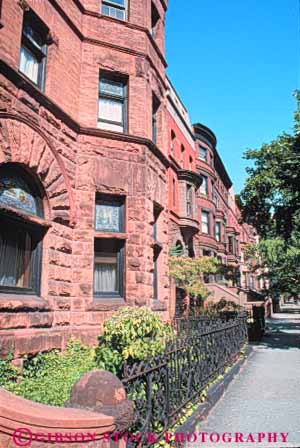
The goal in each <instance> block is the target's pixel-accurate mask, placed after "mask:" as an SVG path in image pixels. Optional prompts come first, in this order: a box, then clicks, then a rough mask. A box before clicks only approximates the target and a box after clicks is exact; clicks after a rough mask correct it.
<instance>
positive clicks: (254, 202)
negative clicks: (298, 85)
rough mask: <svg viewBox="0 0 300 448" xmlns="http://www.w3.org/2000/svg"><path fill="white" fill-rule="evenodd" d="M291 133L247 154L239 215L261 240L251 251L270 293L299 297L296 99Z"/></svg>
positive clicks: (299, 172)
mask: <svg viewBox="0 0 300 448" xmlns="http://www.w3.org/2000/svg"><path fill="white" fill-rule="evenodd" d="M294 96H295V97H296V100H297V104H298V107H297V111H296V112H295V114H294V118H295V123H294V130H293V132H291V133H283V134H282V135H280V136H279V137H278V138H277V139H276V140H274V141H272V142H271V143H268V144H263V145H262V147H261V148H260V149H256V150H248V151H246V153H245V158H246V159H247V160H248V161H250V162H251V164H252V166H251V167H249V168H248V169H247V172H248V178H247V180H246V184H245V188H244V190H243V191H242V194H241V198H242V201H243V208H242V211H243V216H244V219H245V220H246V221H247V222H249V223H250V224H252V225H254V226H255V227H256V229H257V230H258V233H259V235H260V236H261V241H260V243H259V244H258V245H257V246H256V247H253V248H252V249H249V250H250V251H251V250H252V252H253V253H252V259H253V257H254V255H255V257H256V259H257V262H258V264H257V265H256V268H260V269H264V274H263V275H265V276H266V277H267V278H268V279H269V283H270V286H269V289H270V292H271V293H274V292H277V293H283V292H286V293H288V294H291V295H298V294H300V284H299V283H300V278H299V277H300V272H299V261H300V259H299V256H300V238H299V237H300V112H299V111H300V94H299V92H295V94H294Z"/></svg>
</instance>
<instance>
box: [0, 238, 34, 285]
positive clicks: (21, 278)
mask: <svg viewBox="0 0 300 448" xmlns="http://www.w3.org/2000/svg"><path fill="white" fill-rule="evenodd" d="M30 265H31V239H30V236H29V234H28V233H27V232H22V233H21V232H19V233H15V234H13V232H7V233H6V232H5V233H4V234H0V286H8V287H9V286H11V287H19V288H28V287H29V286H30Z"/></svg>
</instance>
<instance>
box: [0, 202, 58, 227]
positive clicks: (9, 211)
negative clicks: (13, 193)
mask: <svg viewBox="0 0 300 448" xmlns="http://www.w3.org/2000/svg"><path fill="white" fill-rule="evenodd" d="M0 213H3V214H6V215H7V217H11V218H14V219H18V220H19V221H22V222H24V223H28V224H33V225H36V226H40V227H44V228H45V229H47V228H49V227H51V226H52V224H51V222H50V221H47V220H46V219H43V218H39V217H38V216H33V215H28V214H27V213H24V212H22V211H21V210H16V209H15V208H12V207H9V206H7V205H3V204H2V205H0Z"/></svg>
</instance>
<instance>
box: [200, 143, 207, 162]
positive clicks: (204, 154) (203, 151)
mask: <svg viewBox="0 0 300 448" xmlns="http://www.w3.org/2000/svg"><path fill="white" fill-rule="evenodd" d="M199 157H200V159H202V160H207V149H206V148H204V147H203V146H199Z"/></svg>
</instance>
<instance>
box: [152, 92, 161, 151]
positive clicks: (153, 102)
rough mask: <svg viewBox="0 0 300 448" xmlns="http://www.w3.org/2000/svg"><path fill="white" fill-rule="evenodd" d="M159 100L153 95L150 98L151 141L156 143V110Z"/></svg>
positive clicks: (157, 109)
mask: <svg viewBox="0 0 300 448" xmlns="http://www.w3.org/2000/svg"><path fill="white" fill-rule="evenodd" d="M159 106H160V102H159V100H158V98H157V97H156V96H155V95H153V98H152V141H153V142H154V143H157V122H158V111H159Z"/></svg>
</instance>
